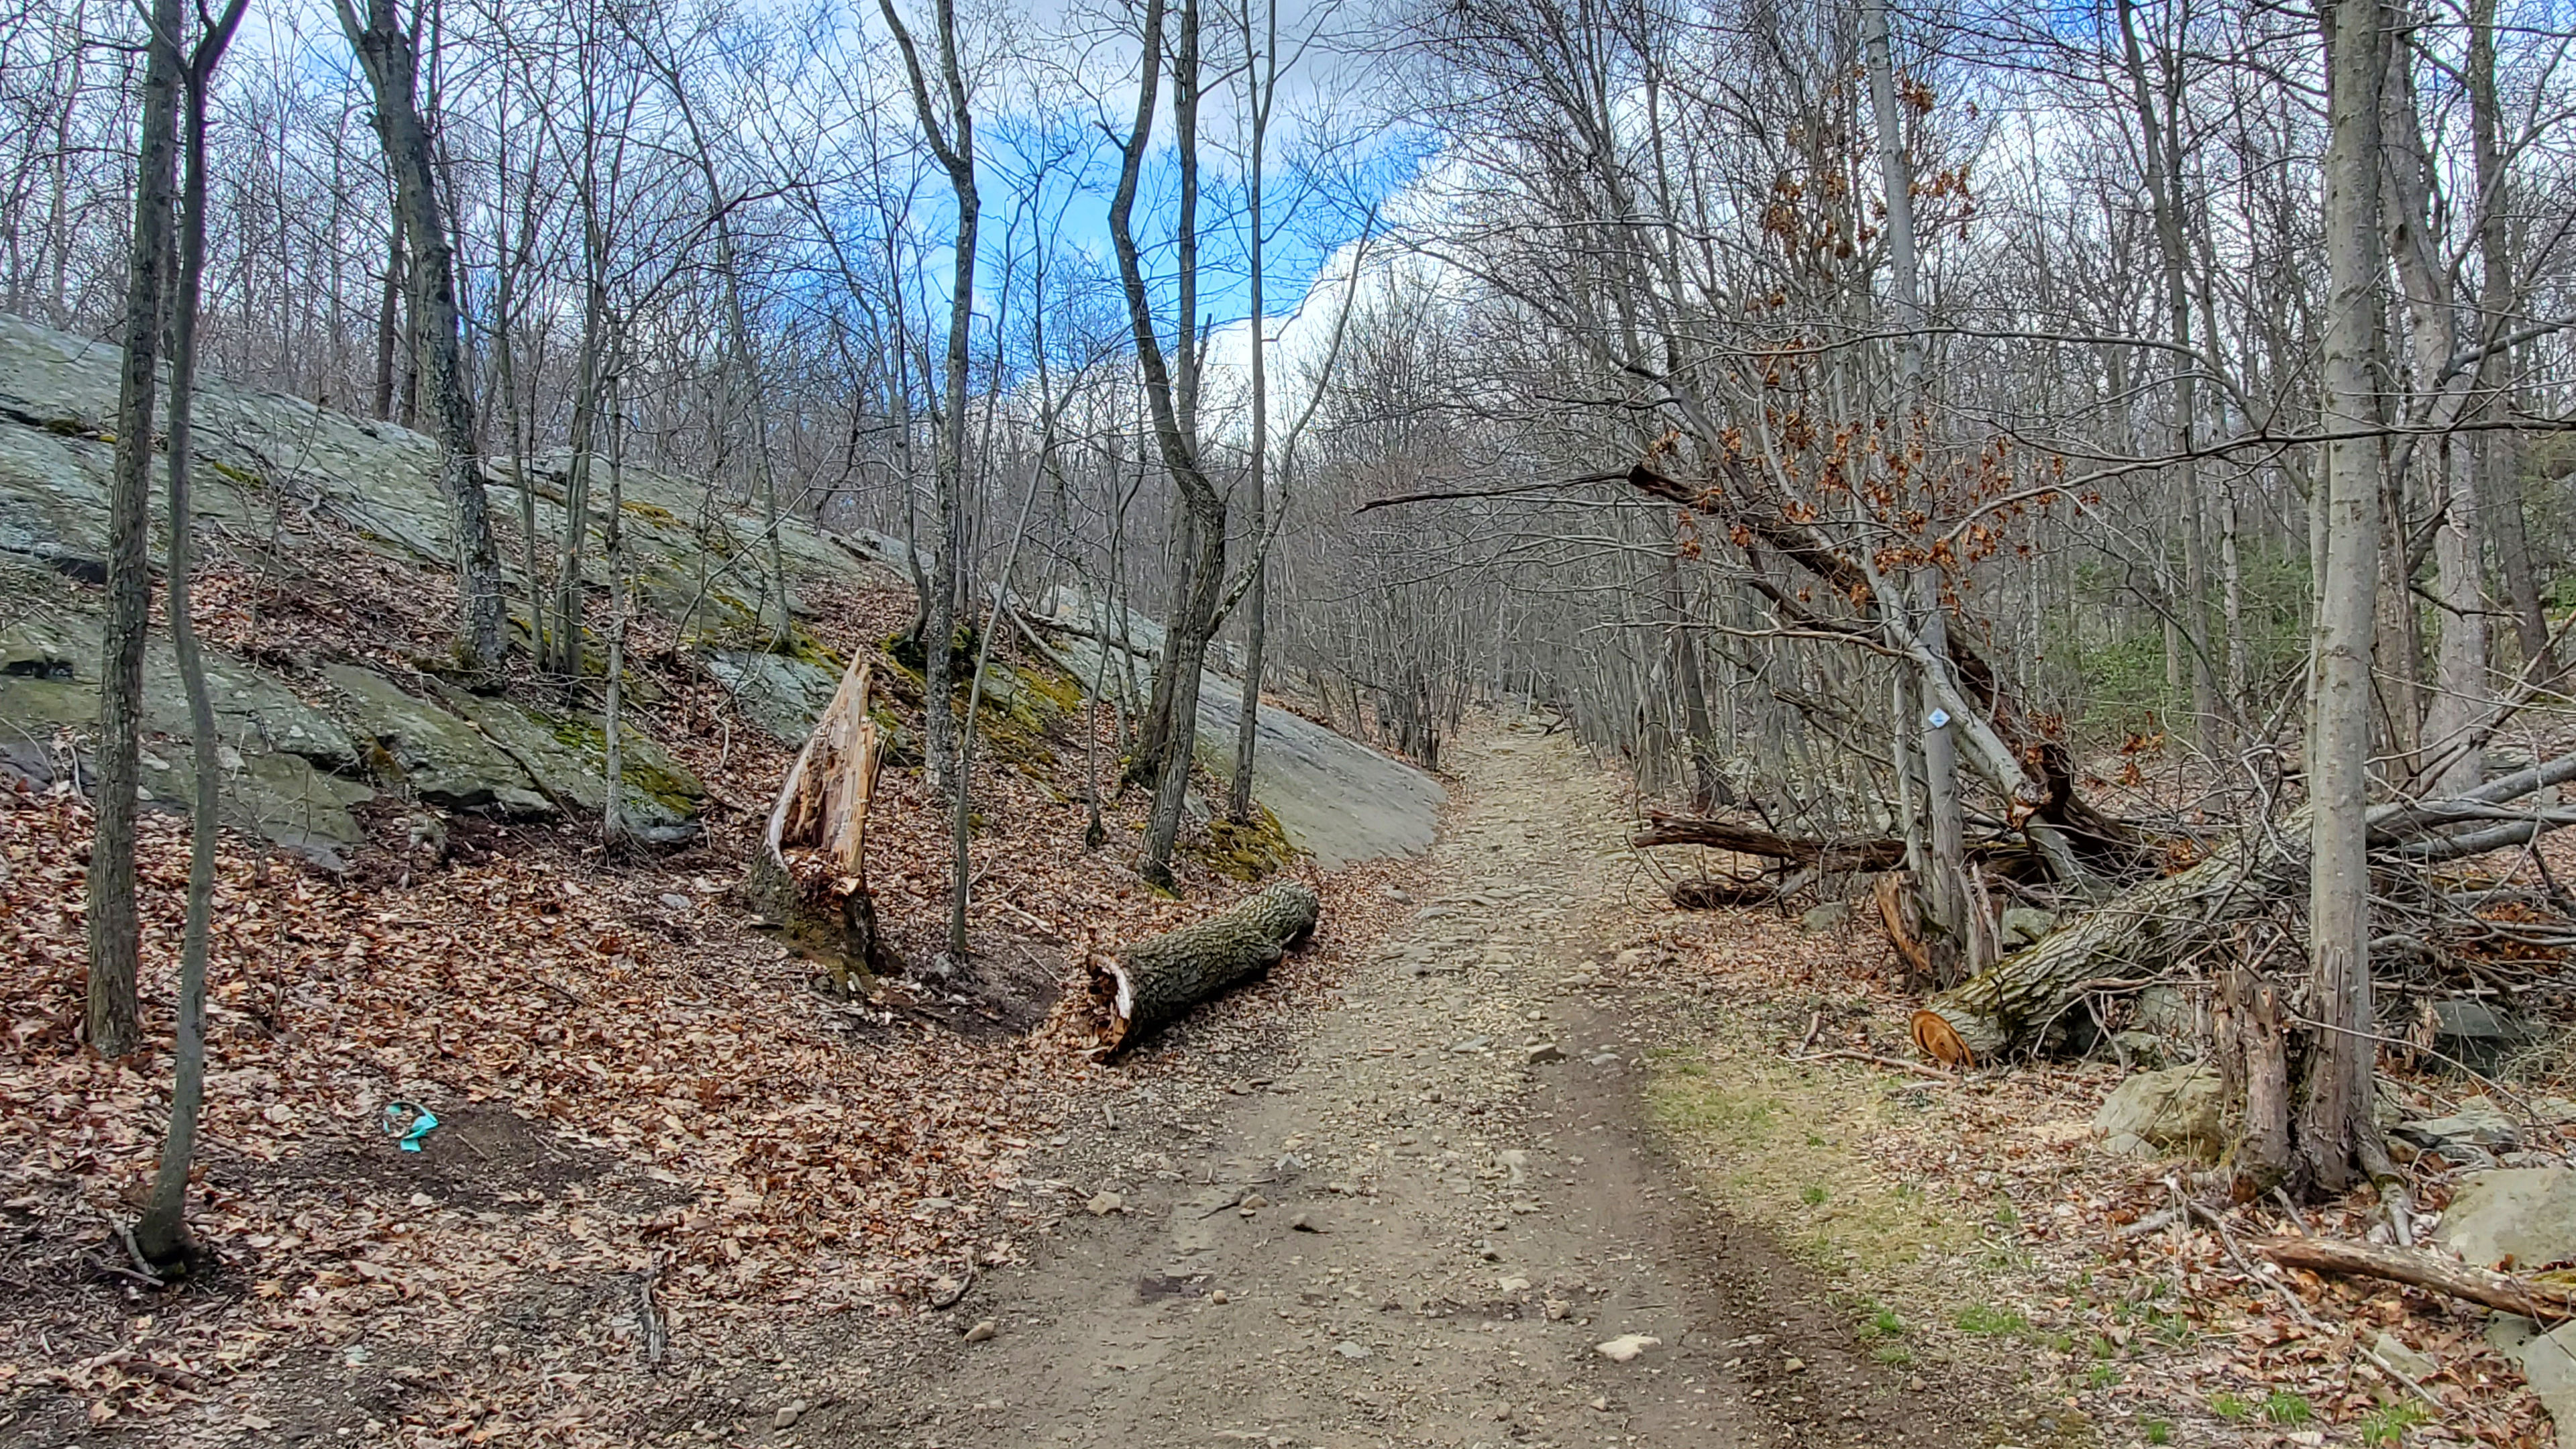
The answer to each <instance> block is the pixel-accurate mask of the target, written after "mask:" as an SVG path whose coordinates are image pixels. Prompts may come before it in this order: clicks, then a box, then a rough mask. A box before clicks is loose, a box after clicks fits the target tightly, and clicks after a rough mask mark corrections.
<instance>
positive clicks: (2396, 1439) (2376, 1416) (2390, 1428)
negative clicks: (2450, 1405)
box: [2361, 1399, 2433, 1444]
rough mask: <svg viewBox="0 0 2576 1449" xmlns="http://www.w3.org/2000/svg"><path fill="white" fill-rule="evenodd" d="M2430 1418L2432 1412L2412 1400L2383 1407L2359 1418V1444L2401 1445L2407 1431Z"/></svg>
mask: <svg viewBox="0 0 2576 1449" xmlns="http://www.w3.org/2000/svg"><path fill="white" fill-rule="evenodd" d="M2432 1417H2433V1411H2432V1410H2430V1409H2428V1408H2425V1407H2424V1406H2423V1405H2422V1404H2420V1403H2417V1402H2416V1401H2415V1400H2413V1399H2408V1400H2405V1401H2404V1402H2402V1403H2395V1404H2388V1405H2385V1406H2383V1407H2381V1408H2378V1409H2374V1410H2372V1411H2371V1412H2369V1413H2367V1414H2364V1415H2362V1416H2361V1442H2363V1443H2364V1444H2402V1443H2404V1442H2405V1441H2406V1431H2407V1430H2409V1429H2412V1428H2414V1427H2415V1426H2416V1425H2418V1424H2421V1423H2423V1422H2425V1421H2426V1420H2428V1419H2430V1418H2432Z"/></svg>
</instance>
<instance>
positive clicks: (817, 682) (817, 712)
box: [706, 649, 841, 748]
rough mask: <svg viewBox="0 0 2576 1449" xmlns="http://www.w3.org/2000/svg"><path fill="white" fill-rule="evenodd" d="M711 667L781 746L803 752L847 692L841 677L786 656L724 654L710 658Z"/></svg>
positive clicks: (730, 651) (747, 652) (731, 651)
mask: <svg viewBox="0 0 2576 1449" xmlns="http://www.w3.org/2000/svg"><path fill="white" fill-rule="evenodd" d="M706 666H707V673H709V674H711V675H713V676H715V680H716V682H717V683H718V684H721V685H723V686H724V687H725V690H726V692H728V693H730V694H731V695H732V696H733V702H734V706H735V707H736V708H738V709H740V710H741V711H742V712H743V713H744V714H746V715H748V716H750V717H751V720H752V722H753V723H755V724H757V725H759V726H760V727H761V728H762V729H765V730H767V731H769V733H770V735H771V737H772V738H774V739H776V740H777V741H778V742H779V743H780V744H783V745H792V746H797V747H800V748H801V747H802V746H803V745H804V743H805V739H806V736H808V735H811V734H812V733H813V732H814V726H815V725H817V724H820V723H821V722H822V720H823V711H824V710H826V709H828V708H830V707H831V704H832V692H833V691H834V690H837V689H839V688H840V687H841V678H840V676H839V675H838V674H835V673H833V672H832V671H831V670H829V669H826V668H824V667H823V666H821V665H819V664H808V663H806V662H805V661H804V660H802V659H791V658H789V657H787V656H786V655H784V654H769V653H762V652H758V651H755V650H750V649H719V650H717V651H715V652H714V653H712V654H709V655H708V656H707V658H706Z"/></svg>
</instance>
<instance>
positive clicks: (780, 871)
mask: <svg viewBox="0 0 2576 1449" xmlns="http://www.w3.org/2000/svg"><path fill="white" fill-rule="evenodd" d="M871 668H872V664H871V661H870V660H869V659H868V658H867V657H866V656H864V655H862V656H860V657H858V658H855V659H853V660H851V661H850V667H849V668H848V670H846V671H844V672H843V674H842V675H841V687H840V688H839V689H837V690H835V691H833V694H832V704H831V707H830V708H828V709H826V710H824V711H823V719H822V722H821V723H819V724H817V725H815V726H814V733H813V734H811V735H809V736H807V737H806V740H805V748H804V749H802V750H800V751H798V752H797V755H796V764H795V765H794V767H793V768H791V769H789V770H788V772H787V782H786V784H784V785H783V786H781V787H780V788H779V791H778V800H777V803H775V804H773V805H772V806H770V808H769V823H768V826H767V828H766V829H764V830H763V831H762V833H761V841H760V848H759V850H757V851H756V852H754V853H753V855H752V861H751V890H750V894H751V900H752V904H753V905H754V906H755V907H756V908H757V909H759V910H760V911H761V912H762V913H763V914H765V915H767V916H768V917H769V918H770V919H771V920H773V921H775V922H777V923H778V925H779V926H780V927H781V928H782V929H783V930H784V931H785V932H786V933H787V935H788V937H789V939H790V940H791V941H793V942H794V943H795V944H797V945H798V946H800V947H802V948H804V949H805V950H807V951H810V952H812V953H813V954H815V955H816V956H818V957H820V958H821V959H823V960H824V961H826V962H828V963H831V964H832V966H833V976H834V979H835V980H836V981H837V982H838V983H839V984H840V985H841V986H842V987H843V988H844V989H848V988H849V987H850V986H851V984H852V979H851V978H852V975H853V973H862V972H864V973H875V972H878V971H880V970H882V969H883V968H884V967H886V966H887V965H888V964H890V958H889V957H888V956H887V954H886V952H885V949H884V946H883V945H882V943H881V942H879V940H878V939H877V918H876V906H875V903H874V902H873V901H872V900H871V899H870V898H869V895H868V875H867V830H868V807H869V805H870V804H871V803H873V802H874V800H875V799H876V790H877V767H878V764H879V757H880V754H881V752H882V747H883V741H882V740H880V739H879V737H878V735H877V726H876V721H875V720H874V719H872V718H870V717H869V715H868V689H869V685H870V682H871V680H870V671H871Z"/></svg>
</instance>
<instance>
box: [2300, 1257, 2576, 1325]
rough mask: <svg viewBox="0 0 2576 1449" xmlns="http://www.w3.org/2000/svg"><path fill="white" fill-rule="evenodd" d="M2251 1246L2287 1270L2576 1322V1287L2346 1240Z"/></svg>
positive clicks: (2525, 1315)
mask: <svg viewBox="0 0 2576 1449" xmlns="http://www.w3.org/2000/svg"><path fill="white" fill-rule="evenodd" d="M2249 1246H2251V1247H2252V1248H2253V1249H2254V1251H2255V1252H2258V1253H2260V1254H2262V1255H2263V1256H2264V1257H2266V1258H2269V1259H2271V1260H2272V1261H2273V1262H2275V1263H2278V1264H2280V1265H2281V1266H2282V1267H2284V1268H2304V1269H2306V1270H2308V1271H2309V1272H2311V1273H2339V1274H2342V1275H2344V1276H2346V1277H2358V1278H2384V1279H2386V1280H2387V1281H2389V1282H2391V1283H2403V1284H2405V1285H2406V1286H2408V1287H2410V1288H2425V1289H2430V1290H2431V1291H2433V1292H2435V1293H2442V1294H2447V1295H2449V1296H2450V1297H2453V1298H2458V1299H2463V1300H2465V1301H2467V1302H2470V1303H2482V1304H2485V1305H2486V1306H2487V1307H2489V1308H2494V1309H2499V1310H2501V1311H2503V1312H2506V1313H2519V1314H2521V1315H2522V1316H2523V1317H2525V1318H2532V1319H2538V1320H2540V1321H2542V1322H2545V1323H2546V1322H2555V1321H2557V1320H2559V1319H2562V1318H2576V1286H2570V1285H2568V1284H2565V1283H2552V1282H2549V1281H2547V1280H2546V1279H2540V1278H2524V1277H2519V1276H2516V1275H2514V1274H2511V1273H2498V1272H2494V1271H2492V1270H2490V1269H2486V1268H2480V1267H2476V1266H2473V1265H2471V1264H2468V1263H2463V1262H2460V1261H2458V1260H2456V1259H2452V1258H2442V1257H2436V1256H2434V1255H2433V1254H2431V1253H2426V1252H2421V1251H2417V1250H2413V1249H2407V1248H2390V1247H2382V1246H2380V1245H2379V1244H2377V1243H2356V1242H2353V1241H2350V1240H2349V1239H2344V1238H2259V1239H2257V1240H2255V1241H2254V1242H2253V1243H2252V1244H2250V1245H2249Z"/></svg>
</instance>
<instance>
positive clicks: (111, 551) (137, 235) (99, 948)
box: [83, 0, 185, 1057]
mask: <svg viewBox="0 0 2576 1449" xmlns="http://www.w3.org/2000/svg"><path fill="white" fill-rule="evenodd" d="M184 15H185V12H184V11H182V10H181V8H180V6H179V0H153V6H152V26H153V30H154V32H155V34H154V37H153V39H152V40H151V42H150V43H149V44H148V45H147V46H146V48H145V60H144V70H143V120H142V132H141V136H140V139H139V140H138V142H137V144H136V147H135V180H134V234H133V244H132V246H131V247H130V248H129V250H128V252H127V254H126V282H125V319H124V330H125V366H124V369H123V371H122V373H121V374H120V375H119V378H118V383H117V407H116V490H115V492H114V493H113V494H112V495H111V496H110V498H109V500H108V535H107V537H108V543H107V627H106V630H105V643H104V646H103V651H102V653H103V658H102V663H101V668H100V671H99V675H100V679H99V711H98V827H97V830H96V832H95V834H94V835H93V838H92V841H91V844H90V864H89V983H88V999H87V1002H86V1009H85V1013H84V1021H83V1029H84V1031H85V1032H86V1034H87V1036H88V1038H89V1044H90V1046H91V1047H92V1048H93V1049H95V1050H96V1051H97V1052H98V1053H99V1054H100V1055H102V1056H109V1057H120V1056H123V1055H125V1054H126V1053H127V1052H129V1051H131V1050H133V1049H134V1045H135V1038H136V1036H137V1033H138V1027H137V1024H136V1015H137V1013H136V1005H135V976H136V968H137V957H138V955H139V953H140V924H139V922H138V921H137V919H136V914H135V904H134V816H135V810H136V799H135V797H136V793H137V791H138V790H139V789H140V788H141V785H142V781H141V779H140V778H139V774H140V770H141V761H140V755H141V753H142V748H141V743H140V737H141V731H142V719H143V635H144V630H145V627H146V624H147V621H148V616H149V614H150V610H151V599H152V564H151V559H150V557H149V555H148V554H147V552H146V549H145V534H146V533H147V531H148V530H149V529H150V528H151V526H152V414H153V400H154V393H155V392H156V390H157V389H158V386H159V383H160V345H161V316H162V312H163V309H164V290H163V289H164V286H165V283H166V281H167V277H166V276H165V274H164V271H163V266H164V263H165V261H166V259H167V258H168V257H169V255H170V244H171V207H172V203H173V200H174V197H173V195H172V193H173V192H174V191H175V190H176V188H177V184H178V183H177V170H178V149H179V143H178V126H179V122H178V101H179V53H178V50H177V48H176V47H177V45H178V34H179V27H180V25H181V23H182V21H183V18H184Z"/></svg>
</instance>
